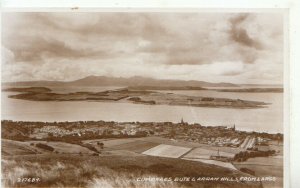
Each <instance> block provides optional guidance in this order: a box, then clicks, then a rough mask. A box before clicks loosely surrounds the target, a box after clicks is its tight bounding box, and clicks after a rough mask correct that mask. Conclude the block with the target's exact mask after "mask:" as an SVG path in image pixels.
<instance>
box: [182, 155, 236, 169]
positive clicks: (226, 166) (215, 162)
mask: <svg viewBox="0 0 300 188" xmlns="http://www.w3.org/2000/svg"><path fill="white" fill-rule="evenodd" d="M182 159H185V160H190V161H198V162H202V163H206V164H213V165H217V166H221V167H224V168H229V169H232V170H237V169H236V168H235V166H233V165H232V164H231V163H227V162H222V161H216V160H209V159H191V158H185V157H183V158H182Z"/></svg>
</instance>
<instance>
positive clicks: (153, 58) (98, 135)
mask: <svg viewBox="0 0 300 188" xmlns="http://www.w3.org/2000/svg"><path fill="white" fill-rule="evenodd" d="M74 9H76V8H74ZM183 10H184V9H183ZM285 13H286V12H285V11H282V10H281V11H277V10H273V11H270V10H268V11H267V10H263V11H262V10H260V11H253V10H247V11H240V12H237V11H230V10H227V11H220V10H217V9H216V10H210V11H201V10H188V9H187V10H184V11H178V10H174V11H170V10H169V11H163V10H157V11H145V10H139V11H103V10H99V11H95V10H93V11H48V12H45V11H40V12H39V11H23V12H21V11H6V12H2V15H1V17H2V18H1V19H2V20H1V54H2V58H1V172H2V179H1V184H2V187H28V188H29V187H30V188H33V187H45V188H46V187H47V188H48V187H76V188H81V187H87V188H121V187H122V188H156V187H159V188H186V187H193V188H207V187H212V188H214V187H220V188H223V187H226V188H234V187H237V188H244V187H245V188H256V187H257V188H283V187H284V158H285V157H286V156H285V155H284V146H285V145H284V143H285V142H284V139H285V135H284V133H285V129H286V127H285V125H286V124H285V123H284V102H285V100H284V94H285V92H286V85H285V84H286V81H285V79H284V73H285V71H284V68H285V67H286V65H287V63H288V62H286V59H285V51H286V49H285V41H286V40H287V38H286V27H285V25H286V24H287V22H286V19H285Z"/></svg>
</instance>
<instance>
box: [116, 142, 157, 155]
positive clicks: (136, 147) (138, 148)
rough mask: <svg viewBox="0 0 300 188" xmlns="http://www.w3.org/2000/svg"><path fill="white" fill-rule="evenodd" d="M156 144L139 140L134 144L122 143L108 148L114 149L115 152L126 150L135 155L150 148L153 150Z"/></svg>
mask: <svg viewBox="0 0 300 188" xmlns="http://www.w3.org/2000/svg"><path fill="white" fill-rule="evenodd" d="M157 145H158V144H157V143H152V142H145V141H141V140H137V141H134V142H129V143H124V144H120V145H116V146H112V147H110V148H112V149H116V150H128V151H134V152H137V153H142V152H144V151H146V150H148V149H150V148H153V147H155V146H157Z"/></svg>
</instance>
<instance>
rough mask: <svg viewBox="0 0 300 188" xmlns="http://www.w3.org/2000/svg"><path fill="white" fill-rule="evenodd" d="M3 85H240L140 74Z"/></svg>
mask: <svg viewBox="0 0 300 188" xmlns="http://www.w3.org/2000/svg"><path fill="white" fill-rule="evenodd" d="M2 85H3V86H34V87H37V86H39V87H41V86H45V87H46V86H52V87H54V86H81V87H85V86H88V87H90V86H125V87H127V86H161V87H185V86H190V87H238V85H236V84H231V83H210V82H204V81H196V80H188V81H185V80H162V79H153V78H146V77H140V76H134V77H130V78H122V77H119V78H117V77H106V76H88V77H85V78H82V79H79V80H74V81H69V82H63V81H25V82H5V83H2Z"/></svg>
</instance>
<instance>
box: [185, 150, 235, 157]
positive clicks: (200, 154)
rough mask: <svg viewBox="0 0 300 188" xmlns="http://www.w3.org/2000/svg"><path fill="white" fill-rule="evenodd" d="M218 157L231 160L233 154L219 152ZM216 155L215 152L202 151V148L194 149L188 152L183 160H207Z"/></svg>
mask: <svg viewBox="0 0 300 188" xmlns="http://www.w3.org/2000/svg"><path fill="white" fill-rule="evenodd" d="M219 153H220V155H222V156H226V157H230V158H233V157H234V154H232V153H228V152H222V151H220V152H219ZM212 155H217V151H216V150H209V149H203V148H195V149H193V150H192V151H190V152H189V153H188V154H186V155H185V156H184V157H185V158H196V159H209V158H210V156H212Z"/></svg>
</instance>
